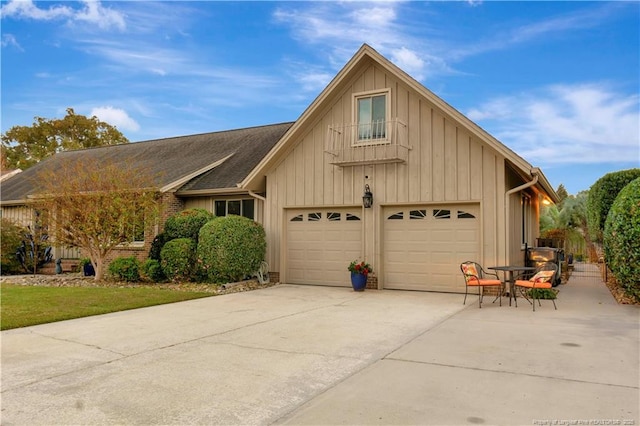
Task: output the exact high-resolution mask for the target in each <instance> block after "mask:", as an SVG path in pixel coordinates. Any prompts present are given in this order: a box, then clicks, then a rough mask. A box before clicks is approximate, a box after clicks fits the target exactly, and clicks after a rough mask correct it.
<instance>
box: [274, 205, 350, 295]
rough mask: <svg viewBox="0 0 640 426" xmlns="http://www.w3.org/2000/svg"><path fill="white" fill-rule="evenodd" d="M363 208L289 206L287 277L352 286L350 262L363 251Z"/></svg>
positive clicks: (302, 281)
mask: <svg viewBox="0 0 640 426" xmlns="http://www.w3.org/2000/svg"><path fill="white" fill-rule="evenodd" d="M361 216H362V213H361V210H360V209H314V210H287V214H286V218H287V225H286V235H287V237H286V238H287V241H286V244H287V246H286V260H285V263H286V266H285V267H286V270H287V277H286V280H287V282H288V283H290V284H319V285H332V286H345V287H346V286H350V285H351V282H350V278H349V271H347V266H348V264H349V262H350V261H351V260H353V259H357V258H359V257H360V256H361V252H362V220H361Z"/></svg>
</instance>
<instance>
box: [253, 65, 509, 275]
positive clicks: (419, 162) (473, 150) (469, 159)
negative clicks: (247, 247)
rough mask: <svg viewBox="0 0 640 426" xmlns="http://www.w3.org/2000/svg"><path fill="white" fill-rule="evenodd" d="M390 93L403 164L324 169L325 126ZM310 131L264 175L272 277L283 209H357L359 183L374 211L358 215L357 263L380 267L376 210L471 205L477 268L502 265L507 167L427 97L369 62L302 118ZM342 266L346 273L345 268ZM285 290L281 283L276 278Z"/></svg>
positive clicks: (280, 250) (304, 131) (277, 266)
mask: <svg viewBox="0 0 640 426" xmlns="http://www.w3.org/2000/svg"><path fill="white" fill-rule="evenodd" d="M385 89H390V96H391V102H390V105H391V111H390V113H389V114H388V117H389V118H398V119H400V120H402V121H403V122H404V123H406V124H407V135H408V142H409V145H410V147H411V149H410V151H409V156H408V161H407V162H406V163H387V164H376V165H356V166H346V167H339V166H335V165H332V164H330V154H327V153H325V148H326V144H325V138H326V135H327V130H328V128H329V126H330V125H342V124H350V123H353V122H354V121H355V118H354V117H353V110H354V107H353V95H354V94H357V93H362V92H369V91H375V90H385ZM307 120H308V122H307V124H308V126H306V127H304V128H303V129H302V130H301V131H300V132H299V133H298V135H299V136H298V138H297V139H296V140H295V143H294V144H292V146H291V148H290V149H289V151H288V152H286V153H285V155H284V156H283V157H281V160H280V161H279V162H278V163H277V164H276V165H275V166H274V167H273V168H272V169H271V170H269V171H268V173H267V179H266V193H267V195H268V198H267V206H266V208H265V221H264V225H265V228H266V231H267V240H268V247H269V248H268V260H267V261H268V262H269V264H270V265H272V266H271V269H272V270H274V271H276V270H279V271H280V272H281V274H282V272H283V271H285V270H286V268H285V267H284V265H283V264H282V263H281V262H282V256H283V253H284V250H285V249H286V248H285V247H282V245H283V244H286V241H285V238H284V235H282V232H283V229H286V226H285V225H286V223H285V219H284V216H283V212H284V209H286V208H300V207H328V206H361V205H362V195H363V192H364V185H365V183H367V184H369V186H370V187H371V191H372V192H373V194H374V195H373V196H374V207H373V208H372V209H366V210H364V209H363V214H364V220H363V231H364V236H363V240H364V242H363V250H364V252H363V257H364V258H366V259H367V260H368V261H370V262H373V264H374V265H373V267H374V269H375V268H376V266H378V265H380V264H381V262H380V258H379V257H380V253H381V250H380V244H381V237H380V226H381V224H380V214H381V206H387V205H394V204H398V205H402V204H405V205H406V204H420V203H423V204H424V203H439V204H442V203H443V202H452V203H453V202H455V203H460V202H469V203H479V204H480V208H481V213H480V214H481V221H482V225H481V231H480V232H481V236H480V241H481V244H482V247H481V256H482V259H478V260H479V261H481V262H488V263H492V264H495V262H500V259H503V260H504V258H505V253H504V252H500V250H504V244H502V243H499V242H500V241H504V237H505V226H504V223H505V218H504V210H505V209H504V202H505V197H504V194H505V160H504V158H503V157H502V156H501V155H499V154H498V153H497V152H496V151H494V150H493V149H491V148H490V147H489V146H488V145H487V144H485V143H483V142H482V141H480V140H479V139H478V138H477V137H475V136H472V135H471V133H470V132H469V131H468V130H467V129H465V128H464V127H463V125H462V124H460V123H458V122H456V121H454V120H453V118H452V117H450V116H448V115H446V113H445V112H444V111H442V110H440V109H439V108H438V107H436V106H435V105H434V104H433V103H431V102H430V101H429V100H428V99H427V98H426V97H424V96H422V95H421V94H420V93H418V92H417V91H414V90H413V89H410V88H409V87H408V86H406V85H405V84H403V83H402V82H401V81H400V80H398V79H397V78H396V77H395V75H394V74H391V73H388V72H386V71H385V69H383V68H382V67H380V66H378V65H377V64H375V63H373V62H370V63H367V64H365V65H363V66H361V67H360V69H359V70H358V71H357V72H356V74H355V75H354V76H353V77H351V78H350V79H347V80H346V81H344V82H343V83H342V84H341V85H340V86H338V87H337V89H336V95H335V96H334V97H331V98H327V99H326V100H325V102H324V103H323V104H321V105H319V106H318V108H317V111H316V113H314V114H313V115H311V116H309V117H308V119H307ZM349 260H351V259H345V271H346V266H347V263H348V261H349ZM281 279H282V280H283V281H284V282H286V276H281Z"/></svg>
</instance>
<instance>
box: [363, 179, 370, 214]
mask: <svg viewBox="0 0 640 426" xmlns="http://www.w3.org/2000/svg"><path fill="white" fill-rule="evenodd" d="M362 205H363V206H364V208H365V209H370V208H371V206H372V205H373V193H372V192H371V188H369V184H365V185H364V195H363V196H362Z"/></svg>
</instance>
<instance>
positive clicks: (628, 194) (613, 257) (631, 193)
mask: <svg viewBox="0 0 640 426" xmlns="http://www.w3.org/2000/svg"><path fill="white" fill-rule="evenodd" d="M604 253H605V260H606V262H607V264H608V266H609V268H610V269H611V271H612V272H613V274H614V275H615V276H616V279H617V280H618V283H619V284H620V285H621V286H622V287H623V288H624V289H625V291H626V292H627V293H628V294H629V295H631V296H633V297H635V298H636V299H637V300H640V178H638V179H635V180H634V181H632V182H631V183H629V184H628V185H627V186H625V187H624V188H623V189H622V191H620V193H619V194H618V196H617V197H616V199H615V201H614V203H613V206H612V207H611V210H610V211H609V215H608V216H607V221H606V224H605V230H604Z"/></svg>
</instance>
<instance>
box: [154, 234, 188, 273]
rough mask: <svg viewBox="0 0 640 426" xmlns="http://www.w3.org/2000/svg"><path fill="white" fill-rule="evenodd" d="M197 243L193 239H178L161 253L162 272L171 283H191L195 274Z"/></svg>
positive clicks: (166, 245)
mask: <svg viewBox="0 0 640 426" xmlns="http://www.w3.org/2000/svg"><path fill="white" fill-rule="evenodd" d="M195 250H196V243H195V242H194V241H193V240H192V239H191V238H176V239H175V240H171V241H169V242H167V243H166V244H165V245H164V247H162V250H161V251H160V259H161V260H160V265H161V266H162V272H163V273H164V274H165V275H166V277H167V278H168V279H170V280H171V281H189V280H190V279H191V277H192V276H193V275H194V272H195V262H194V260H195Z"/></svg>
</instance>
